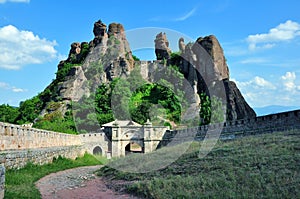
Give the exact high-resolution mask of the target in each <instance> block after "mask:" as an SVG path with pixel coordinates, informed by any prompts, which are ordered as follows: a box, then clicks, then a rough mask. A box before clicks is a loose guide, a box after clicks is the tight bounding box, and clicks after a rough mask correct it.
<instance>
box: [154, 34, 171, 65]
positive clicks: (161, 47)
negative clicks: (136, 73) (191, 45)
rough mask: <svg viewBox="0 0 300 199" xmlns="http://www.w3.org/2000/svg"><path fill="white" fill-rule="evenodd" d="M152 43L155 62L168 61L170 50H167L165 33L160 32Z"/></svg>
mask: <svg viewBox="0 0 300 199" xmlns="http://www.w3.org/2000/svg"><path fill="white" fill-rule="evenodd" d="M154 42H155V54H156V58H157V60H163V59H169V58H170V55H171V49H170V48H169V41H168V39H167V36H166V33H162V32H161V33H159V34H157V35H156V38H155V40H154Z"/></svg>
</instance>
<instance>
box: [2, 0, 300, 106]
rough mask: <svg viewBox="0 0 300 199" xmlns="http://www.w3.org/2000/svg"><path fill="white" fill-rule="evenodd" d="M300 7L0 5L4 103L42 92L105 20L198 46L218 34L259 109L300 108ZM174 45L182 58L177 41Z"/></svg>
mask: <svg viewBox="0 0 300 199" xmlns="http://www.w3.org/2000/svg"><path fill="white" fill-rule="evenodd" d="M54 2H55V3H54ZM143 2H144V3H143ZM299 8H300V1H299V0H289V1H282V0H274V1H262V0H260V1H258V0H251V1H250V0H249V1H246V0H245V1H240V0H216V1H208V0H206V1H201V0H200V1H199V0H198V1H189V0H186V1H184V2H183V1H174V0H173V1H170V2H169V3H168V2H166V1H165V2H164V3H162V1H158V0H152V1H135V0H133V1H98V0H84V1H83V0H76V1H70V0H60V1H53V0H0V50H1V52H0V104H2V103H8V104H10V105H15V106H17V105H18V104H19V102H20V101H22V100H25V99H28V98H31V97H33V96H35V95H36V94H37V93H39V92H41V91H42V90H43V89H44V88H45V87H46V86H47V85H49V83H50V82H51V81H52V79H54V78H55V72H56V70H57V64H58V62H59V60H62V59H64V58H66V56H67V54H68V52H69V48H70V44H71V43H72V42H75V41H79V42H82V41H90V40H92V39H93V32H92V29H93V23H94V22H95V21H97V20H98V19H102V21H103V22H104V23H106V24H107V25H108V24H109V23H111V22H119V23H122V24H123V25H124V27H125V29H126V30H128V31H130V30H132V29H136V28H145V27H160V28H166V29H171V30H174V31H177V32H180V33H183V34H185V35H187V36H188V37H189V38H192V39H193V40H195V39H197V38H198V37H200V36H202V37H203V36H206V35H210V34H214V35H216V37H217V38H218V40H219V41H220V43H221V45H222V47H223V49H224V51H225V56H226V58H227V62H228V66H229V69H230V74H231V79H232V80H234V81H235V82H236V83H237V85H238V87H239V88H240V90H241V92H242V93H243V95H244V97H245V98H246V100H247V102H248V103H249V104H250V105H251V106H252V107H263V106H269V105H282V106H296V107H300V100H299V99H300V56H299V52H300V12H299ZM167 36H168V35H167ZM141 37H143V36H141ZM154 37H155V35H153V39H154ZM153 39H152V40H151V41H150V42H153ZM169 40H170V42H171V44H172V45H171V46H175V47H173V50H174V51H176V50H177V49H176V45H177V41H175V39H174V41H173V39H169ZM129 42H130V43H132V45H134V42H137V38H135V37H129ZM153 46H154V43H153ZM136 53H137V54H139V55H140V56H142V57H141V58H143V59H146V58H149V59H152V58H153V57H152V56H151V55H144V54H147V53H144V54H142V53H139V52H136Z"/></svg>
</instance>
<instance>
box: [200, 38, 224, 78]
mask: <svg viewBox="0 0 300 199" xmlns="http://www.w3.org/2000/svg"><path fill="white" fill-rule="evenodd" d="M196 44H200V45H201V47H203V48H204V49H205V50H206V51H207V53H208V54H209V55H210V56H211V58H212V60H213V62H214V68H213V73H214V76H215V77H216V78H217V80H219V81H220V80H223V79H229V69H228V66H227V64H226V59H225V56H224V51H223V49H222V47H221V45H220V43H219V41H218V40H217V38H216V37H215V36H214V35H210V36H207V37H204V38H202V37H200V38H198V39H197V41H196Z"/></svg>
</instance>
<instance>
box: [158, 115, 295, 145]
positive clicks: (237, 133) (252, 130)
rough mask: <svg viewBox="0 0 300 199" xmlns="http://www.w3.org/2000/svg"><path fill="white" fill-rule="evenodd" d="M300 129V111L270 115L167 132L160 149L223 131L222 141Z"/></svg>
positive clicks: (201, 138)
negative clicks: (177, 142) (175, 142)
mask: <svg viewBox="0 0 300 199" xmlns="http://www.w3.org/2000/svg"><path fill="white" fill-rule="evenodd" d="M296 129H300V110H295V111H289V112H283V113H276V114H270V115H265V116H260V117H256V118H253V119H246V120H235V121H228V122H225V123H218V124H212V125H205V126H200V127H192V128H188V129H178V130H173V131H172V130H171V131H167V132H166V133H165V135H164V137H163V141H162V142H160V144H159V148H160V147H163V146H166V145H168V144H169V143H170V142H171V141H174V139H178V141H179V142H183V140H184V139H187V140H188V139H189V138H193V139H195V140H203V139H204V137H205V136H209V135H210V134H212V133H213V132H216V131H221V134H220V139H222V140H227V139H234V138H236V137H241V136H247V135H256V134H264V133H272V132H280V131H289V130H296Z"/></svg>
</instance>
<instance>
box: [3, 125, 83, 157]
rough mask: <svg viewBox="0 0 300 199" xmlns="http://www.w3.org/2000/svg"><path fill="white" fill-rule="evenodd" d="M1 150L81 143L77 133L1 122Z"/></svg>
mask: <svg viewBox="0 0 300 199" xmlns="http://www.w3.org/2000/svg"><path fill="white" fill-rule="evenodd" d="M0 138H1V139H0V151H4V150H17V149H18V150H20V149H35V148H46V147H57V146H74V145H81V140H80V139H79V137H78V136H77V135H70V134H64V133H58V132H53V131H47V130H41V129H35V128H30V127H26V126H21V125H14V124H8V123H3V122H0Z"/></svg>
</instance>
